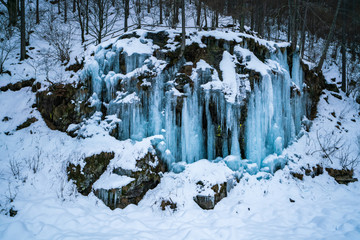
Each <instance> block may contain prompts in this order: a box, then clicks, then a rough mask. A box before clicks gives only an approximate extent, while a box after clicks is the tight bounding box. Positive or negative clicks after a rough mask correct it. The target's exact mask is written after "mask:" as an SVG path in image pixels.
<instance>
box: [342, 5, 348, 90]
mask: <svg viewBox="0 0 360 240" xmlns="http://www.w3.org/2000/svg"><path fill="white" fill-rule="evenodd" d="M344 9H345V2H343V12H342V24H341V25H342V26H341V63H342V64H341V67H342V72H341V90H342V91H343V92H345V93H346V92H347V79H346V25H347V21H346V20H347V19H346V14H345V10H344Z"/></svg>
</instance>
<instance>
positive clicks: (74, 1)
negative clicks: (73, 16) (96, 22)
mask: <svg viewBox="0 0 360 240" xmlns="http://www.w3.org/2000/svg"><path fill="white" fill-rule="evenodd" d="M76 1H77V0H73V9H72V11H73V13H74V12H75V11H76Z"/></svg>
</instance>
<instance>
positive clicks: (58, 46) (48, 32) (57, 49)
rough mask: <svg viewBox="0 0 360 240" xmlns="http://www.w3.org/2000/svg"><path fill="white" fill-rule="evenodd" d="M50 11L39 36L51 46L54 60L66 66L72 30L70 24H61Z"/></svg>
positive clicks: (68, 58)
mask: <svg viewBox="0 0 360 240" xmlns="http://www.w3.org/2000/svg"><path fill="white" fill-rule="evenodd" d="M59 25H60V23H59V22H58V20H57V19H56V17H55V16H54V13H52V12H51V11H50V12H49V14H48V15H47V16H46V20H45V21H43V25H42V26H41V29H40V30H39V32H40V33H39V36H40V37H41V38H42V39H44V40H45V41H46V42H48V43H49V45H51V46H52V48H53V49H52V50H53V51H52V54H53V55H54V56H55V58H56V60H58V61H60V62H62V63H64V64H66V63H68V62H69V60H70V52H71V48H72V38H73V34H74V29H73V27H72V26H71V24H61V25H60V26H61V27H60V26H59Z"/></svg>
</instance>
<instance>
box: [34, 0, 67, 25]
mask: <svg viewBox="0 0 360 240" xmlns="http://www.w3.org/2000/svg"><path fill="white" fill-rule="evenodd" d="M37 1H39V0H37ZM66 22H67V0H64V23H66Z"/></svg>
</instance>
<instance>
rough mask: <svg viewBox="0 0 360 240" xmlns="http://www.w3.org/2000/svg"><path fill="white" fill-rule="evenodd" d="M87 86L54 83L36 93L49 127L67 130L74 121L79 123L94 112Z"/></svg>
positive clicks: (39, 108)
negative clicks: (88, 100) (89, 101)
mask: <svg viewBox="0 0 360 240" xmlns="http://www.w3.org/2000/svg"><path fill="white" fill-rule="evenodd" d="M88 94H89V92H88V90H87V88H85V87H83V86H81V84H80V85H78V86H73V85H71V84H66V85H63V84H54V85H52V86H50V87H49V89H48V90H47V91H42V92H38V93H37V94H36V102H37V108H38V110H39V111H40V113H41V115H42V117H43V118H44V120H45V122H46V124H47V125H48V127H49V128H51V129H53V130H55V129H56V130H60V131H63V132H65V131H66V129H67V128H68V126H69V125H70V124H72V123H79V122H81V121H82V120H83V118H84V117H87V116H89V115H90V114H91V113H93V112H94V109H93V108H91V107H90V104H89V103H88V102H87V98H88V97H89V95H88Z"/></svg>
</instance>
